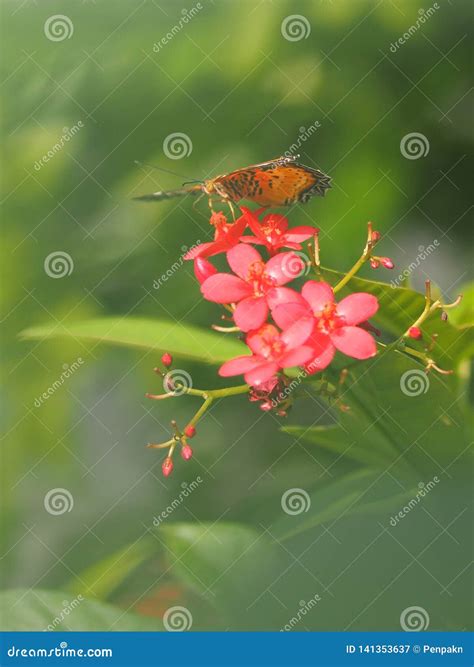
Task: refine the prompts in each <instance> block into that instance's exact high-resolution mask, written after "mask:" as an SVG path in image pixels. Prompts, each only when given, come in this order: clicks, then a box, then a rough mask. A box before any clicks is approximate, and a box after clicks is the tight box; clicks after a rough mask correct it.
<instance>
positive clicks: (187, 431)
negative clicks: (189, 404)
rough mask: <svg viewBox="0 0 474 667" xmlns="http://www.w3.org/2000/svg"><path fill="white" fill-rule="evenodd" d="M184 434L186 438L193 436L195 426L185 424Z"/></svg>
mask: <svg viewBox="0 0 474 667" xmlns="http://www.w3.org/2000/svg"><path fill="white" fill-rule="evenodd" d="M184 435H185V436H187V437H188V438H194V436H195V435H196V428H195V427H194V426H192V424H190V425H189V426H186V428H185V429H184Z"/></svg>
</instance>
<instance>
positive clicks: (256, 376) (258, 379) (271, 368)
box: [244, 361, 278, 387]
mask: <svg viewBox="0 0 474 667" xmlns="http://www.w3.org/2000/svg"><path fill="white" fill-rule="evenodd" d="M277 371H278V364H277V363H276V362H275V361H267V362H266V363H264V364H261V365H260V366H256V367H255V368H254V369H253V370H251V371H248V372H247V373H245V375H244V379H245V382H246V383H247V384H249V385H251V386H252V387H258V386H259V385H261V384H264V383H265V382H268V380H269V379H270V378H271V377H273V376H274V375H275V373H276V372H277Z"/></svg>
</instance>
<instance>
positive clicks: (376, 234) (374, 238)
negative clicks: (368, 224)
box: [371, 231, 381, 243]
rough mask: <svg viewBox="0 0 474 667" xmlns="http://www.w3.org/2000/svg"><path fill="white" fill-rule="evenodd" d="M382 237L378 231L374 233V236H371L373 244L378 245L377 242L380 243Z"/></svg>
mask: <svg viewBox="0 0 474 667" xmlns="http://www.w3.org/2000/svg"><path fill="white" fill-rule="evenodd" d="M380 237H381V234H380V232H377V231H374V232H372V235H371V241H372V243H377V241H380Z"/></svg>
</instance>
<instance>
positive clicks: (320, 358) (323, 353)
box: [305, 336, 336, 375]
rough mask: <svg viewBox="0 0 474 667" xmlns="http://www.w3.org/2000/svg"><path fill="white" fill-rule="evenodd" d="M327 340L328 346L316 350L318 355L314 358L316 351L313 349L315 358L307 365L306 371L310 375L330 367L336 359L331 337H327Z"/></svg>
mask: <svg viewBox="0 0 474 667" xmlns="http://www.w3.org/2000/svg"><path fill="white" fill-rule="evenodd" d="M325 338H326V339H327V345H326V346H325V347H320V348H316V349H317V353H316V356H314V351H315V349H314V348H313V358H312V359H311V361H310V362H309V363H307V364H306V366H305V370H306V371H307V372H308V373H309V374H310V375H313V373H317V372H318V371H322V370H324V369H325V368H327V367H328V366H329V364H330V363H331V361H332V360H333V359H334V355H335V353H336V348H335V347H334V345H333V344H332V343H331V340H330V339H329V336H325Z"/></svg>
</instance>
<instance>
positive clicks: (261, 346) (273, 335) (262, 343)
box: [245, 324, 280, 356]
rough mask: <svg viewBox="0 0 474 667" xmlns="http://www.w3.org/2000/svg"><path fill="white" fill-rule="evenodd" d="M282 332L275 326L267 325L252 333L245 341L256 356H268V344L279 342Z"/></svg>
mask: <svg viewBox="0 0 474 667" xmlns="http://www.w3.org/2000/svg"><path fill="white" fill-rule="evenodd" d="M279 338H280V332H279V331H278V329H277V328H276V327H274V326H273V324H265V325H264V326H262V327H260V329H257V330H256V331H251V332H250V333H249V335H248V336H247V338H246V339H245V342H246V344H247V345H248V346H249V348H250V349H251V350H252V352H254V353H255V354H258V355H260V356H264V355H267V356H268V349H269V347H268V343H269V342H271V341H272V340H273V339H276V340H278V339H279Z"/></svg>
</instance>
